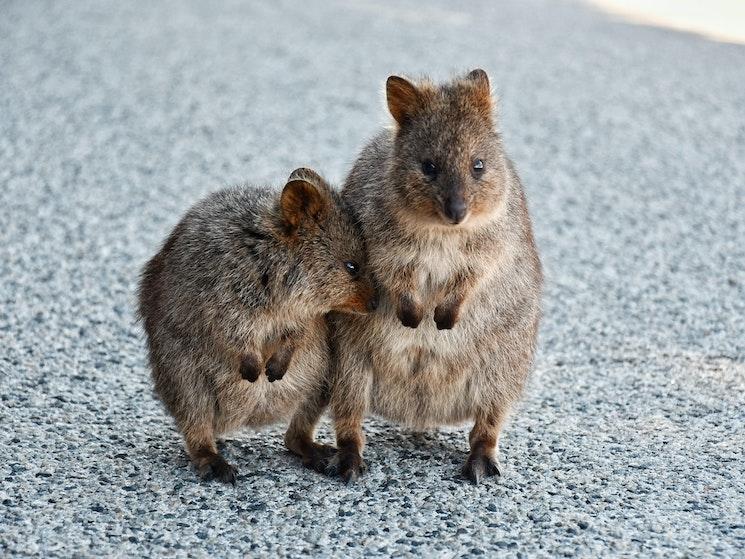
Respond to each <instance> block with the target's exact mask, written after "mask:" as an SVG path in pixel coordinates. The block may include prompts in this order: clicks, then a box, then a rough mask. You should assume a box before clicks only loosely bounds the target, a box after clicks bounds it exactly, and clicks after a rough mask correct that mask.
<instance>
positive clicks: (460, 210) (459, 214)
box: [442, 196, 468, 223]
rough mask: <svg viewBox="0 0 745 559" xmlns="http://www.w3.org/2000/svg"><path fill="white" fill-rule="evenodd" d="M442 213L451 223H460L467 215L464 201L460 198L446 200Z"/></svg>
mask: <svg viewBox="0 0 745 559" xmlns="http://www.w3.org/2000/svg"><path fill="white" fill-rule="evenodd" d="M442 209H443V213H444V214H445V217H447V218H448V219H449V220H450V221H452V222H453V223H460V222H461V221H463V219H465V217H466V214H467V213H468V206H467V205H466V201H465V200H463V198H461V197H460V196H458V197H453V198H448V199H447V200H445V204H444V205H443V208H442Z"/></svg>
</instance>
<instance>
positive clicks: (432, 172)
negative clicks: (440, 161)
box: [422, 160, 437, 179]
mask: <svg viewBox="0 0 745 559" xmlns="http://www.w3.org/2000/svg"><path fill="white" fill-rule="evenodd" d="M422 173H424V176H425V177H427V178H428V179H434V178H435V177H436V176H437V165H435V164H434V163H432V162H431V161H430V160H426V161H422Z"/></svg>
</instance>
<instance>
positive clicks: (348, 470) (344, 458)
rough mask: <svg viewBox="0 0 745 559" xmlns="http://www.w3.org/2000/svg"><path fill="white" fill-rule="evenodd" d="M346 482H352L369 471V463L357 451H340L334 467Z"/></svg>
mask: <svg viewBox="0 0 745 559" xmlns="http://www.w3.org/2000/svg"><path fill="white" fill-rule="evenodd" d="M334 470H335V473H336V474H337V475H339V477H341V479H342V480H343V481H344V483H347V484H349V483H352V482H354V481H357V479H358V478H359V477H360V476H361V475H362V474H364V473H365V472H366V471H367V465H365V461H364V460H363V459H362V456H360V455H359V454H358V453H357V452H356V451H343V450H342V451H340V452H339V453H338V455H337V460H336V464H335V467H334Z"/></svg>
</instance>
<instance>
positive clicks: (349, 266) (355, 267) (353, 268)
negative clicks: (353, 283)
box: [344, 260, 360, 278]
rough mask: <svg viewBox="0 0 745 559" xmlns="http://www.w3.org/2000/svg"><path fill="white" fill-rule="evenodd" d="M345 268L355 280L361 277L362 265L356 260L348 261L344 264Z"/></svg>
mask: <svg viewBox="0 0 745 559" xmlns="http://www.w3.org/2000/svg"><path fill="white" fill-rule="evenodd" d="M344 268H345V269H346V270H347V273H348V274H349V275H350V276H352V277H353V278H356V277H357V276H359V275H360V265H359V264H357V262H355V261H354V260H347V261H346V262H344Z"/></svg>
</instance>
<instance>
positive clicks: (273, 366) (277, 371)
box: [266, 359, 287, 382]
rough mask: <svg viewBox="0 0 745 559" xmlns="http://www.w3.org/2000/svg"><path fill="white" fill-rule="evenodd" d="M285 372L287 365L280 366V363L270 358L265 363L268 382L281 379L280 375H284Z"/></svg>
mask: <svg viewBox="0 0 745 559" xmlns="http://www.w3.org/2000/svg"><path fill="white" fill-rule="evenodd" d="M286 372H287V367H286V366H282V364H281V363H277V362H275V361H272V360H271V359H270V360H269V362H268V363H267V364H266V378H267V379H268V380H269V382H274V381H275V380H281V379H282V377H283V376H285V373H286Z"/></svg>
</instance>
